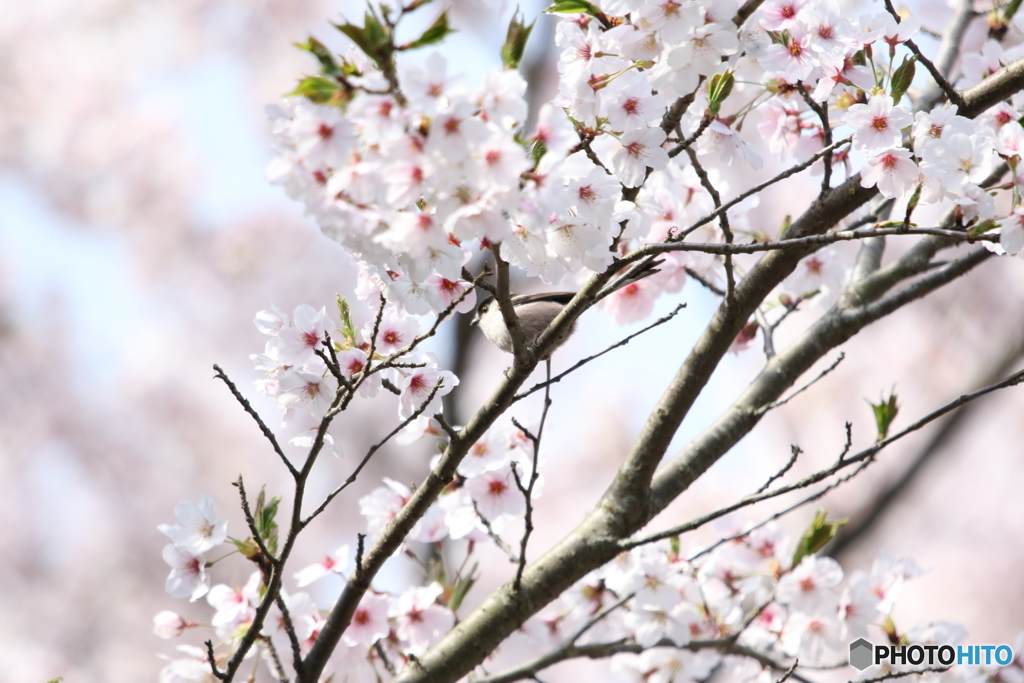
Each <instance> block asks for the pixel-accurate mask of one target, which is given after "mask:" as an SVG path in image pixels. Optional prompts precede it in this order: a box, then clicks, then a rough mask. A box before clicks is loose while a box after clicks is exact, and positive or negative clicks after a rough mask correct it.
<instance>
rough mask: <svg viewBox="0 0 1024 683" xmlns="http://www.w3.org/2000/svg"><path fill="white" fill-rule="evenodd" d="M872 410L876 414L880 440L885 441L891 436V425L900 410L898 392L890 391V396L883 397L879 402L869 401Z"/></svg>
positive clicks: (876, 425)
mask: <svg viewBox="0 0 1024 683" xmlns="http://www.w3.org/2000/svg"><path fill="white" fill-rule="evenodd" d="M868 405H870V406H871V410H872V412H873V413H874V414H875V427H876V429H877V430H878V440H879V441H884V440H885V438H886V437H888V436H889V427H890V425H892V421H893V420H895V419H896V415H897V414H898V413H899V412H900V404H899V402H898V401H897V400H896V392H894V391H892V392H889V398H883V399H881V400H879V402H878V403H872V402H871V401H868Z"/></svg>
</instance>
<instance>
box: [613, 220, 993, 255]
mask: <svg viewBox="0 0 1024 683" xmlns="http://www.w3.org/2000/svg"><path fill="white" fill-rule="evenodd" d="M900 235H907V236H910V235H918V236H920V235H930V236H933V237H943V238H946V239H951V240H956V241H959V242H966V243H968V244H973V243H974V242H996V241H998V239H999V236H998V235H990V234H988V233H985V234H983V235H971V234H969V233H966V232H963V231H960V230H945V229H943V228H907V229H903V228H857V229H856V230H837V231H835V232H827V233H824V234H821V235H808V236H806V237H792V238H789V239H782V240H775V241H772V242H752V243H750V244H722V243H720V242H651V243H650V244H645V245H643V246H641V247H638V248H637V249H635V250H633V251H632V252H630V253H629V254H626V255H625V256H623V257H622V258H621V259H619V261H618V263H632V262H633V261H638V260H640V259H641V258H645V257H649V256H652V255H655V254H664V253H666V252H670V251H696V252H701V253H704V254H755V253H758V252H767V251H779V250H780V249H806V248H808V247H821V246H826V245H829V244H835V243H836V242H850V241H853V240H862V239H867V238H869V237H888V236H900Z"/></svg>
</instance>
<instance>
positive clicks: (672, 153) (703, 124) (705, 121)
mask: <svg viewBox="0 0 1024 683" xmlns="http://www.w3.org/2000/svg"><path fill="white" fill-rule="evenodd" d="M714 120H715V117H713V116H711V114H705V115H704V118H702V119H701V120H700V125H699V126H697V130H695V131H693V134H692V135H690V137H688V138H686V139H685V140H682V141H681V142H680V143H679V144H678V145H676V146H675V147H673V148H672V149H670V150H669V151H668V156H669V158H670V159H671V158H673V157H676V156H678V155H679V153H680V152H682V151H684V150H689V149H690V146H691V145H692V144H693V143H694V142H696V141H697V138H699V137H700V136H701V135H702V134H703V133H704V131H706V130H707V129H708V126H710V125H711V124H712V123H713V122H714Z"/></svg>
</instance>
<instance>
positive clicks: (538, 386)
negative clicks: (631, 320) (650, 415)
mask: <svg viewBox="0 0 1024 683" xmlns="http://www.w3.org/2000/svg"><path fill="white" fill-rule="evenodd" d="M684 308H686V304H685V303H683V304H679V305H678V306H676V307H675V308H674V309H673V310H672V312H671V313H669V314H668V315H664V316H662V317H660V318H658V319H657V320H655V321H654V322H653V323H651V324H650V325H647V326H646V327H644V328H643V329H640V330H637V331H636V332H634V333H633V334H630V335H628V336H626V337H623V338H622V339H620V340H619V341H617V342H615V343H614V344H612V345H611V346H609V347H607V348H605V349H604V350H603V351H600V352H598V353H595V354H594V355H592V356H587V357H586V358H584V359H583V360H580V361H578V362H577V363H576V364H575V365H573V366H572V367H571V368H569V369H568V370H565V371H564V372H560V373H559V374H557V375H555V376H554V377H552V378H550V379H547V380H544V381H543V382H538V383H537V384H534V385H533V386H532V387H530V388H529V389H527V390H526V391H523V392H520V393H518V394H516V397H515V400H516V401H519V400H521V399H524V398H526V397H527V396H529V395H530V394H532V393H534V392H535V391H539V390H540V389H544V388H545V387H549V386H551V385H552V384H555V383H557V382H560V381H562V380H563V379H564V378H565V377H566V376H567V375H569V374H571V373H573V372H575V371H576V370H579V369H580V368H581V367H583V366H584V365H586V364H587V363H589V362H591V361H593V360H597V359H598V358H600V357H601V356H603V355H605V354H606V353H608V352H609V351H614V350H615V349H617V348H619V347H620V346H625V345H626V344H628V343H629V342H630V341H632V340H633V339H635V338H636V337H639V336H640V335H641V334H643V333H644V332H647V331H648V330H651V329H653V328H655V327H658V326H659V325H664V324H665V323H667V322H668V321H669V320H671V319H672V318H674V317H675V316H676V315H677V314H678V313H679V311H681V310H683V309H684Z"/></svg>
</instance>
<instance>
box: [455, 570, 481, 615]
mask: <svg viewBox="0 0 1024 683" xmlns="http://www.w3.org/2000/svg"><path fill="white" fill-rule="evenodd" d="M479 566H480V565H479V564H478V563H474V564H473V568H472V569H470V570H469V574H468V575H467V576H460V577H459V578H457V579H456V580H455V584H454V585H453V586H452V597H451V599H450V600H449V601H448V608H449V609H451V610H453V611H456V610H458V609H459V606H460V605H462V601H463V600H464V599H465V598H466V593H468V592H469V589H470V588H472V587H473V584H474V583H476V580H477V578H479V577H478V576H477V575H476V570H477V568H478V567H479Z"/></svg>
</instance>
